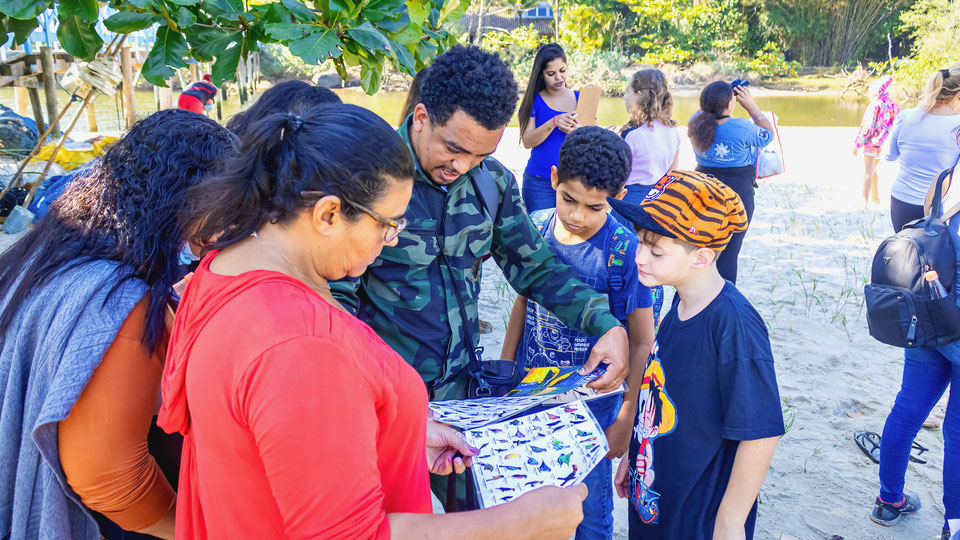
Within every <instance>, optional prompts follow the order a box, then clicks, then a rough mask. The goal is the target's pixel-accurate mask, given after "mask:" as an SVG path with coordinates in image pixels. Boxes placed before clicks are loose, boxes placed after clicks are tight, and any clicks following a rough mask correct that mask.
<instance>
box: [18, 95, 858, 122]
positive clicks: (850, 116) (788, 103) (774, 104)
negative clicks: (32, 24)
mask: <svg viewBox="0 0 960 540" xmlns="http://www.w3.org/2000/svg"><path fill="white" fill-rule="evenodd" d="M334 91H335V92H337V93H338V94H339V95H340V96H341V97H342V98H343V100H344V101H345V102H347V103H353V104H356V105H360V106H362V107H366V108H368V109H371V110H373V111H374V112H376V113H377V114H379V115H380V116H382V117H383V118H384V119H386V120H387V121H388V122H390V123H392V124H396V123H397V122H398V121H399V118H398V117H399V115H400V110H401V108H402V107H403V102H404V99H405V98H406V94H405V93H403V92H380V93H378V94H376V95H373V96H368V95H366V94H364V93H363V92H362V91H360V90H359V89H355V88H346V89H336V90H334ZM136 96H137V112H138V113H139V114H140V115H143V114H144V113H147V112H150V111H155V110H157V105H156V100H155V98H154V94H153V92H152V91H137V93H136ZM41 99H42V98H41ZM67 99H68V96H67V94H66V93H64V92H61V93H60V95H59V104H60V106H61V107H62V106H63V104H64V103H66V102H67ZM674 101H675V105H674V117H675V118H676V119H677V120H679V121H680V123H681V124H686V123H687V120H688V119H689V118H690V115H692V114H693V113H694V111H696V110H697V108H698V105H697V96H696V95H678V96H675V98H674ZM756 101H757V104H758V105H759V106H760V107H761V108H762V109H763V110H765V111H770V110H772V111H774V112H775V113H776V114H777V118H778V121H779V124H780V125H782V126H857V125H859V124H860V117H861V115H862V114H863V110H864V108H865V107H866V102H864V101H858V100H852V99H840V98H839V97H837V96H834V95H822V94H788V95H775V96H764V97H757V98H756ZM0 103H2V104H4V105H6V106H8V107H14V97H13V89H12V88H0ZM95 105H96V117H97V123H98V127H99V129H100V130H101V131H117V130H119V129H120V127H121V126H122V124H123V121H122V118H123V117H122V115H123V109H122V107H120V106H119V102H118V101H117V100H116V99H115V98H109V97H105V96H101V97H100V98H99V99H98V100H97V101H96V103H95ZM240 109H241V107H240V101H239V98H238V97H237V96H236V95H233V96H231V97H230V99H228V100H226V101H224V102H223V105H222V114H223V116H222V118H223V119H226V118H228V117H229V116H230V115H231V114H233V113H235V112H237V111H239V110H240ZM72 114H73V112H72V111H68V113H67V116H66V119H65V120H64V121H62V123H61V125H65V124H66V122H67V121H69V120H70V118H71V116H72ZM736 115H738V116H745V115H744V113H743V111H742V110H739V111H738V113H736ZM597 117H598V120H599V123H600V125H609V124H616V125H620V124H623V123H624V122H625V121H626V119H627V113H626V110H625V109H624V105H623V99H622V98H614V97H604V98H601V101H600V108H599V111H598V113H597ZM510 125H511V126H516V125H517V123H516V117H514V119H513V120H512V121H511V124H510ZM75 129H76V130H78V131H88V129H87V126H86V116H85V115H84V116H82V117H81V118H80V121H79V122H78V124H77V127H76V128H75Z"/></svg>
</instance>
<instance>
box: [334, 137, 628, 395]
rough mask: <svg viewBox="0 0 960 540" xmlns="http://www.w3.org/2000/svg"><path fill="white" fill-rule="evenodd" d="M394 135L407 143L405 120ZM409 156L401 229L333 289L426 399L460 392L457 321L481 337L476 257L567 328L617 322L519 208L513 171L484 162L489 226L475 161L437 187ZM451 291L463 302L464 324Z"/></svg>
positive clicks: (461, 347)
mask: <svg viewBox="0 0 960 540" xmlns="http://www.w3.org/2000/svg"><path fill="white" fill-rule="evenodd" d="M399 133H400V135H401V136H402V137H403V139H404V141H406V142H407V145H408V146H409V145H410V140H409V136H408V134H407V124H406V123H405V124H404V125H403V126H401V128H400V130H399ZM410 151H411V153H413V149H412V148H411V150H410ZM414 163H415V165H416V172H415V179H414V186H413V196H412V197H411V199H410V206H409V207H408V208H407V211H406V214H405V217H406V219H407V228H406V229H405V230H404V231H403V232H402V233H401V234H400V236H399V238H398V242H397V245H396V246H392V247H391V246H384V248H383V252H382V253H381V254H380V257H379V258H377V260H376V261H374V263H373V264H372V265H370V267H369V268H368V269H367V271H366V273H364V275H363V276H362V277H361V278H360V279H359V280H353V281H346V280H344V281H340V282H337V283H333V284H332V287H333V290H334V294H335V295H336V296H337V298H338V299H339V300H340V301H342V302H343V303H344V304H345V305H347V307H349V308H351V309H353V310H354V312H355V313H356V315H357V317H359V318H360V319H361V320H362V321H364V322H366V323H367V324H369V325H370V326H371V327H373V329H374V330H375V331H376V332H377V334H378V335H379V336H380V337H381V338H383V340H384V341H386V342H387V344H388V345H390V346H391V347H392V348H393V349H394V350H395V351H397V352H398V353H399V354H400V355H401V356H402V357H403V358H404V359H405V360H406V361H407V362H408V363H410V364H411V365H413V367H415V368H416V369H417V371H418V372H419V373H420V376H421V377H422V378H423V381H424V383H426V385H427V389H428V390H429V391H430V396H431V399H455V398H462V397H465V396H466V391H467V383H468V380H469V379H468V374H467V370H466V369H464V368H465V367H466V366H467V365H468V364H469V362H470V356H469V351H468V349H467V348H466V341H467V334H466V332H464V324H468V325H470V328H471V333H470V335H472V336H474V338H476V337H477V336H479V319H478V315H477V303H478V297H479V294H480V272H481V268H482V267H481V264H480V260H481V258H482V257H483V256H485V255H486V254H488V253H492V254H493V259H494V260H495V261H496V263H497V264H498V265H499V266H500V268H501V269H502V270H503V273H504V275H505V276H506V278H507V281H508V282H510V285H512V286H513V288H514V289H515V290H516V291H517V292H518V293H520V294H522V295H524V296H526V297H528V298H533V299H534V300H536V301H537V302H538V303H540V304H541V305H543V306H544V307H546V308H547V309H549V310H550V311H551V312H553V313H554V314H556V315H557V317H558V318H560V319H561V320H563V321H564V322H565V323H566V324H567V325H568V326H570V327H571V328H575V329H578V330H580V331H582V332H583V333H585V334H590V335H594V336H600V335H602V334H603V333H604V332H606V331H607V330H609V329H611V328H613V327H615V326H618V325H620V323H619V322H618V321H617V319H616V318H615V317H614V316H613V315H612V314H611V313H610V310H609V304H608V300H607V297H606V295H601V294H598V293H597V292H595V291H593V290H592V289H590V288H589V287H588V286H586V285H585V284H583V283H582V282H581V281H580V280H579V279H578V276H577V273H576V272H575V271H574V270H573V269H572V268H570V267H569V266H567V265H566V264H564V263H562V262H560V260H559V259H557V257H556V256H555V255H554V254H553V252H552V251H551V250H550V248H549V247H548V246H547V244H546V242H544V240H543V238H542V237H541V236H540V233H539V232H538V231H537V228H536V227H535V226H534V224H533V222H532V221H531V220H530V217H529V216H528V215H527V212H526V210H525V209H524V207H523V204H522V202H521V199H520V190H519V188H518V186H517V183H516V180H515V179H514V177H513V173H511V172H510V171H509V170H508V169H507V168H506V167H504V166H503V165H502V164H501V163H500V162H499V161H497V160H495V159H493V158H487V159H485V160H484V166H485V168H486V169H487V171H488V172H489V173H490V175H491V176H493V178H494V179H495V180H496V183H497V187H498V189H499V192H500V207H499V213H498V216H497V222H496V223H493V217H492V216H489V215H487V214H486V212H485V211H484V207H483V204H482V202H481V200H480V197H479V196H478V194H477V193H476V191H475V189H474V184H473V182H472V181H471V180H470V178H471V176H472V175H474V174H476V173H477V170H478V169H479V168H480V166H478V167H476V168H474V169H472V170H470V171H469V172H467V174H464V175H462V176H461V177H460V178H458V179H457V180H456V181H455V182H453V183H452V184H450V185H448V186H439V185H437V184H436V183H434V182H433V181H432V180H431V179H430V178H429V177H428V176H427V175H426V174H425V173H424V172H423V170H422V169H421V168H420V163H419V160H417V159H416V155H415V154H414ZM495 213H496V212H495ZM444 257H445V258H446V261H447V264H444V262H443V261H442V260H441V259H442V258H444ZM457 289H459V291H458V290H457ZM455 294H460V298H461V300H462V302H463V303H464V308H465V311H466V313H467V318H468V320H467V321H465V322H464V321H462V320H461V319H462V317H461V315H460V308H459V306H458V303H457V298H456V296H454V295H455ZM476 345H477V344H476V343H473V344H471V345H470V346H474V347H475V346H476Z"/></svg>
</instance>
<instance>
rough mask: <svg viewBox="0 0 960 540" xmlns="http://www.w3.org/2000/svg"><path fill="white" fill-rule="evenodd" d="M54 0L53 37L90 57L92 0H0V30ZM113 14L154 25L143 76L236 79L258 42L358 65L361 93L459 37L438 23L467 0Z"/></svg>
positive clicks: (301, 0)
mask: <svg viewBox="0 0 960 540" xmlns="http://www.w3.org/2000/svg"><path fill="white" fill-rule="evenodd" d="M54 4H56V12H57V18H58V20H59V23H60V24H59V27H58V30H57V37H58V38H59V40H60V43H61V45H62V46H63V48H64V49H65V50H66V51H67V52H68V53H70V54H72V55H73V56H76V57H78V58H82V59H86V60H90V59H93V58H94V56H95V55H96V54H97V52H99V51H100V49H101V48H102V46H103V38H102V37H101V36H100V35H99V34H98V33H97V30H96V23H97V18H98V15H99V11H100V10H99V7H100V6H99V4H98V2H97V0H2V1H0V34H4V35H6V34H13V39H14V43H15V44H21V43H23V42H24V41H25V40H26V39H27V36H29V35H30V32H31V31H33V30H34V29H35V28H37V26H38V25H39V17H40V14H41V13H43V12H44V11H45V10H47V9H50V8H52V7H54ZM103 4H105V5H107V6H109V7H111V8H113V9H114V10H116V13H114V14H113V15H111V16H110V17H108V18H107V19H105V20H104V21H103V23H104V26H105V27H106V28H107V30H109V31H111V32H115V33H119V34H128V33H131V32H136V31H138V30H143V29H146V28H150V27H155V28H156V41H155V43H154V45H153V49H151V50H150V53H149V54H148V55H147V59H146V61H145V62H144V65H143V76H144V78H146V79H147V80H148V81H150V82H151V83H153V84H154V85H157V86H166V79H168V78H169V77H171V76H172V75H173V74H174V73H175V71H174V70H175V69H176V68H180V67H185V66H186V65H187V64H186V62H185V58H186V57H192V58H194V59H196V60H198V61H204V62H209V61H213V62H214V64H213V70H212V74H211V76H212V78H213V81H214V83H216V84H220V83H222V82H223V81H228V80H233V78H234V74H235V73H236V71H237V66H238V64H239V62H240V59H241V58H245V57H246V55H247V54H249V53H251V52H256V51H259V50H260V44H261V43H279V44H282V45H284V46H286V47H289V49H290V52H291V53H292V54H294V55H296V56H298V57H300V58H301V59H303V61H304V62H307V63H309V64H320V63H323V62H325V61H328V60H330V61H331V62H332V63H333V65H334V67H335V68H336V70H337V73H339V74H340V76H341V77H342V78H344V79H346V78H347V68H348V67H350V66H360V70H361V76H360V79H361V84H362V85H363V89H364V91H365V92H367V93H370V94H372V93H374V92H376V91H377V90H378V89H379V88H380V77H381V74H382V73H383V70H384V68H385V67H387V66H388V65H390V66H393V67H394V68H396V69H399V70H400V71H404V72H406V73H410V74H413V73H415V72H416V71H417V70H419V69H421V68H423V67H424V66H425V65H426V64H427V63H429V62H430V60H431V59H432V58H433V57H434V56H435V55H437V54H438V53H440V52H442V51H443V50H445V49H446V48H447V47H450V46H452V45H453V44H455V43H456V37H455V36H453V35H452V34H450V33H449V32H448V31H447V30H445V29H444V23H450V22H453V21H456V20H458V19H459V18H460V17H462V16H463V14H464V13H465V12H466V10H467V6H468V5H469V0H246V1H244V0H109V1H108V2H104V3H103Z"/></svg>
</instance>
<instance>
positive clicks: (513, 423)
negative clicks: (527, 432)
mask: <svg viewBox="0 0 960 540" xmlns="http://www.w3.org/2000/svg"><path fill="white" fill-rule="evenodd" d="M522 423H523V422H521V421H520V419H519V418H517V419H516V420H513V421H511V422H510V425H511V426H519V425H520V424H522Z"/></svg>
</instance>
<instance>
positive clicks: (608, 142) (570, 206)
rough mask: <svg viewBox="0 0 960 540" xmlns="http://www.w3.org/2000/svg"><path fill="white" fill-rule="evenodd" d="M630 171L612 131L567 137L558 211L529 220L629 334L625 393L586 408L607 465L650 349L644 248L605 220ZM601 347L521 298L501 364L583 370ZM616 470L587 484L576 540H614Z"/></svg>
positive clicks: (624, 438) (623, 446)
mask: <svg viewBox="0 0 960 540" xmlns="http://www.w3.org/2000/svg"><path fill="white" fill-rule="evenodd" d="M631 163H632V155H631V152H630V147H629V146H627V143H625V142H624V141H623V139H621V138H620V137H618V136H617V135H616V134H615V133H613V132H612V131H610V130H607V129H602V128H599V127H582V128H579V129H577V130H575V131H572V132H570V133H569V134H568V135H567V136H566V139H565V140H564V142H563V145H562V146H561V148H560V159H559V162H558V164H557V165H556V166H555V167H553V168H552V169H551V173H550V175H551V182H552V183H553V188H554V189H555V190H556V191H557V199H556V201H557V204H556V208H555V209H553V208H551V209H546V210H541V211H539V212H534V213H533V214H532V215H531V218H532V219H533V221H534V223H535V224H537V226H538V227H539V229H540V234H542V235H543V237H544V238H545V239H546V241H547V243H548V244H549V245H550V247H551V248H552V249H553V251H554V252H555V253H556V254H557V257H558V258H559V259H560V260H561V261H563V262H564V263H566V264H568V265H570V266H572V267H573V268H574V269H575V270H576V271H577V273H578V274H579V275H580V279H581V280H582V281H583V282H584V283H586V284H588V285H590V286H591V287H593V288H594V289H595V290H596V291H597V292H599V293H601V294H606V295H607V297H608V300H609V302H610V310H611V312H613V314H614V315H615V316H616V317H617V318H618V319H620V321H621V322H622V323H624V324H625V325H626V327H627V332H628V335H629V342H630V375H629V376H628V377H627V387H628V392H627V393H626V394H625V395H622V396H621V395H620V394H616V395H613V396H608V397H603V398H598V399H595V400H592V401H590V402H588V406H589V407H590V410H591V411H592V412H593V414H594V416H595V417H596V418H597V421H598V422H599V423H600V425H601V426H602V427H603V428H604V430H605V431H606V435H607V440H608V442H609V444H610V453H609V454H608V456H607V457H608V458H612V457H621V456H623V455H624V454H625V453H626V451H627V448H628V447H629V443H630V433H631V430H632V427H633V416H634V411H635V410H636V400H637V392H638V389H639V385H640V378H639V377H640V376H641V375H642V374H643V366H644V365H645V363H646V359H647V357H648V356H649V354H650V348H651V346H652V344H653V314H652V311H653V310H652V309H651V304H652V298H651V294H650V289H649V288H647V287H644V286H643V285H641V284H640V281H639V279H637V267H636V262H635V260H634V259H635V253H636V250H637V245H638V243H639V242H638V240H637V237H636V235H635V234H634V233H633V231H630V230H628V229H627V228H626V227H624V226H623V225H621V224H620V223H619V222H618V221H617V220H616V219H614V218H613V217H612V216H611V215H610V214H608V211H609V210H610V205H609V204H608V203H607V197H622V196H623V193H625V190H624V185H625V184H626V182H627V177H628V176H629V175H630V166H631ZM596 341H597V338H594V337H591V336H588V335H585V334H582V333H580V332H577V331H575V330H572V329H571V328H569V327H567V326H566V325H564V324H563V323H562V322H560V320H558V319H557V317H556V316H555V315H553V314H552V313H550V312H549V311H548V310H547V309H545V308H544V307H543V306H541V305H539V304H538V303H536V302H534V301H533V300H529V299H527V298H524V297H523V296H518V297H517V300H516V302H515V304H514V307H513V311H512V312H511V315H510V323H509V324H508V326H507V333H506V336H505V337H504V345H503V350H502V353H501V356H500V357H501V358H504V359H513V358H515V359H516V360H517V362H519V363H520V367H521V368H523V369H530V368H533V367H548V366H558V367H567V366H573V367H579V366H582V365H583V364H584V362H585V361H586V360H587V358H588V357H589V356H590V350H591V349H592V348H593V345H594V344H595V343H596ZM611 467H612V466H611V462H610V460H609V459H604V460H603V461H602V462H601V463H600V465H598V466H597V467H596V468H595V469H594V470H593V471H592V472H591V473H590V474H589V475H588V476H587V478H586V480H585V481H584V482H585V483H586V485H587V488H588V489H589V494H588V495H587V499H586V500H585V501H584V502H583V515H584V519H583V522H581V524H580V526H579V527H578V528H577V536H576V537H577V540H594V539H609V538H611V537H612V536H613V483H612V481H611V477H612V472H613V471H612V468H611Z"/></svg>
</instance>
